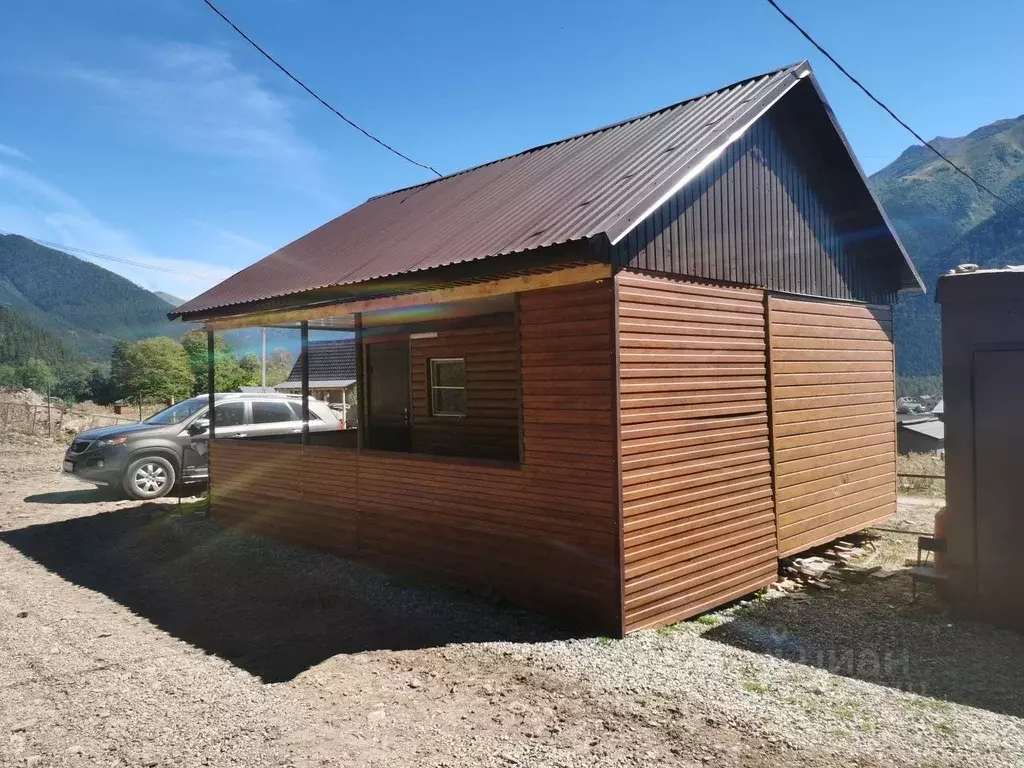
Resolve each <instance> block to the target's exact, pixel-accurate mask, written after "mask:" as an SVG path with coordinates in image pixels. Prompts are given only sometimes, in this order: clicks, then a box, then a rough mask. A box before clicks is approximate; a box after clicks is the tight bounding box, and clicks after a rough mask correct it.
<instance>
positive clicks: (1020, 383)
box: [936, 269, 1024, 627]
mask: <svg viewBox="0 0 1024 768" xmlns="http://www.w3.org/2000/svg"><path fill="white" fill-rule="evenodd" d="M936 300H937V301H938V302H939V303H940V305H941V307H942V389H943V418H944V421H945V425H946V426H945V429H946V432H945V448H946V515H947V523H946V556H945V559H944V561H943V572H944V574H945V576H946V579H947V581H948V589H949V596H950V598H951V600H952V602H953V604H954V607H956V608H957V609H958V610H960V611H961V612H963V613H966V614H969V615H974V616H977V617H979V618H983V619H985V620H987V621H992V622H994V623H998V624H1009V625H1013V626H1017V627H1024V592H1022V591H1021V585H1022V584H1024V558H1022V557H1021V552H1020V543H1021V541H1022V538H1024V480H1022V478H1024V451H1022V450H1021V435H1024V270H1022V269H1005V270H978V271H973V272H963V273H957V274H951V275H945V276H943V277H940V278H939V282H938V287H937V290H936Z"/></svg>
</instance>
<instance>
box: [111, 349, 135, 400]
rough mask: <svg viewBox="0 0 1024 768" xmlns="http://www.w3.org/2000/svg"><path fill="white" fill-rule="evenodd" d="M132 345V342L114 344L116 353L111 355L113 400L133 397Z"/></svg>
mask: <svg viewBox="0 0 1024 768" xmlns="http://www.w3.org/2000/svg"><path fill="white" fill-rule="evenodd" d="M131 348H132V344H131V342H130V341H118V342H115V343H114V351H113V352H111V353H110V381H109V395H110V399H111V400H117V399H118V398H122V397H131V396H132V395H133V393H132V391H131V389H130V382H131V375H132V371H131V362H130V361H129V357H130V356H131Z"/></svg>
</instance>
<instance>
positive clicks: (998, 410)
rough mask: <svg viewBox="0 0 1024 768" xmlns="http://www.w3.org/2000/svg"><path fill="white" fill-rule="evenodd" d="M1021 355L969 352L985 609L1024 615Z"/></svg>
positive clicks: (977, 528)
mask: <svg viewBox="0 0 1024 768" xmlns="http://www.w3.org/2000/svg"><path fill="white" fill-rule="evenodd" d="M1022 435H1024V351H1017V350H1006V351H978V352H975V353H974V465H975V478H974V482H975V490H974V498H975V516H976V517H975V537H976V538H975V545H976V550H975V551H976V553H977V554H976V557H977V566H978V599H979V602H980V603H981V605H982V607H983V609H984V610H987V611H990V612H995V613H998V614H1000V615H1002V616H1004V617H1005V616H1016V617H1020V616H1022V615H1024V590H1022V588H1021V585H1022V584H1024V557H1022V556H1021V542H1024V483H1022V482H1021V478H1024V449H1022V448H1021V436H1022Z"/></svg>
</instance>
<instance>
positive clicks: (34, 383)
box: [19, 357, 57, 393]
mask: <svg viewBox="0 0 1024 768" xmlns="http://www.w3.org/2000/svg"><path fill="white" fill-rule="evenodd" d="M19 373H20V376H21V385H22V386H23V387H28V388H29V389H34V390H35V391H36V392H46V393H48V392H49V391H50V388H51V387H52V386H53V385H54V384H56V383H57V377H56V376H54V374H53V369H52V368H50V366H48V365H47V364H46V363H45V362H44V361H42V360H40V359H39V358H38V357H30V358H29V359H28V362H26V363H25V364H24V365H23V366H21V370H20V372H19Z"/></svg>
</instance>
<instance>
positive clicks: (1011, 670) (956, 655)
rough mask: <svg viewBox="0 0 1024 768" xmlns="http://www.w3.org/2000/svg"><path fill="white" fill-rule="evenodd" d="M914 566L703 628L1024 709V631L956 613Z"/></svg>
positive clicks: (875, 677)
mask: <svg viewBox="0 0 1024 768" xmlns="http://www.w3.org/2000/svg"><path fill="white" fill-rule="evenodd" d="M920 589H921V593H922V594H921V596H920V597H919V600H918V602H911V581H910V577H909V575H907V574H906V573H903V574H899V575H896V576H893V577H891V578H889V579H885V580H879V579H866V580H864V581H863V583H855V582H854V583H846V584H839V585H837V586H836V587H834V588H833V589H832V590H831V591H828V592H811V593H807V594H803V595H799V594H798V595H790V596H787V597H782V598H778V599H773V600H767V601H763V602H750V603H747V604H745V605H741V606H739V607H737V608H736V609H735V611H734V613H733V615H734V617H735V619H734V620H733V621H730V622H727V623H724V624H721V625H720V626H718V627H715V628H714V629H712V630H709V631H707V632H705V633H703V636H704V637H705V638H707V639H709V640H716V641H718V642H721V643H727V644H729V645H733V646H736V647H740V648H745V649H747V650H751V651H756V652H759V653H767V654H770V655H773V656H776V657H778V658H782V659H786V660H788V661H793V662H796V663H799V664H806V665H809V666H814V667H819V668H821V669H825V670H828V671H829V672H832V673H834V674H838V675H843V676H845V677H855V678H859V679H861V680H865V681H867V682H870V683H876V684H878V685H884V686H888V687H891V688H899V689H901V690H904V691H909V692H911V693H917V694H920V695H922V696H927V697H930V698H933V699H942V700H948V701H954V702H958V703H960V704H967V705H969V706H974V707H980V708H982V709H987V710H991V711H993V712H999V713H1002V714H1007V715H1013V716H1015V717H1022V716H1024V635H1021V634H1017V633H1014V632H1011V631H1009V630H1003V629H998V628H996V627H992V626H988V625H984V624H976V623H972V622H966V621H959V620H957V619H954V618H951V617H950V616H948V615H947V613H946V611H945V610H944V608H943V604H942V603H941V601H940V600H939V599H938V596H937V595H936V594H935V593H934V592H933V591H932V588H931V587H929V586H922V587H921V588H920Z"/></svg>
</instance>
